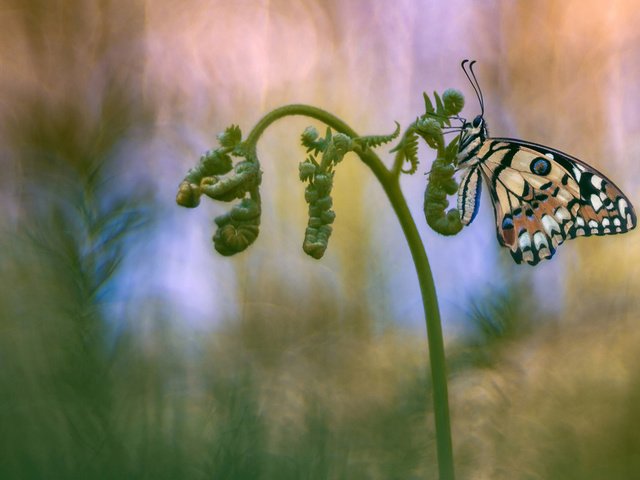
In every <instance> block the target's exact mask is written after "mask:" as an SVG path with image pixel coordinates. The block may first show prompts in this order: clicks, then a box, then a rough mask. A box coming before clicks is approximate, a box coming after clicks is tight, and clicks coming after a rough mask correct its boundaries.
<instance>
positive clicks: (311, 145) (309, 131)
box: [300, 127, 327, 155]
mask: <svg viewBox="0 0 640 480" xmlns="http://www.w3.org/2000/svg"><path fill="white" fill-rule="evenodd" d="M300 141H301V143H302V145H303V146H304V147H306V148H307V153H311V154H312V155H318V154H319V153H320V152H324V151H325V150H326V148H327V140H326V139H324V138H318V130H316V128H315V127H307V128H305V129H304V132H302V135H301V136H300Z"/></svg>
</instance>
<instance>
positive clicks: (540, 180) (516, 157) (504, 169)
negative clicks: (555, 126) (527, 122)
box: [458, 138, 637, 265]
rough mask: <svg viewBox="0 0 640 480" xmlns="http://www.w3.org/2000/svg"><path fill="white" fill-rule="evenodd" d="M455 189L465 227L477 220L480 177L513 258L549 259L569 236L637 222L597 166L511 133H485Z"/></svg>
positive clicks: (616, 230)
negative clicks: (507, 135)
mask: <svg viewBox="0 0 640 480" xmlns="http://www.w3.org/2000/svg"><path fill="white" fill-rule="evenodd" d="M475 157H476V158H477V162H473V164H472V165H471V166H470V167H469V170H468V171H467V173H466V175H465V177H464V178H463V180H462V183H461V185H460V189H459V193H458V209H459V210H460V214H461V219H462V222H463V223H464V224H469V223H471V221H472V220H473V218H474V217H475V213H476V211H477V205H478V199H479V196H480V186H479V184H480V181H479V176H480V174H482V176H483V177H484V179H485V181H486V182H487V186H488V189H489V192H490V194H491V199H492V203H493V207H494V212H495V219H496V229H497V236H498V241H499V242H500V244H501V245H503V246H505V247H507V248H509V250H510V252H511V255H512V257H513V259H514V260H515V261H516V263H523V262H526V263H528V264H530V265H536V264H537V263H539V262H540V261H541V260H544V259H548V258H551V257H552V256H553V254H554V253H555V251H556V248H557V246H558V245H560V244H561V243H562V242H564V240H565V239H571V238H575V237H578V236H590V235H610V234H616V233H624V232H627V231H629V230H631V229H632V228H634V227H635V226H636V223H637V219H636V214H635V212H634V210H633V207H632V206H631V202H629V200H628V198H627V197H626V196H625V195H624V194H623V193H622V191H620V189H619V188H618V187H617V186H616V185H615V184H614V183H613V182H611V181H610V180H609V179H608V178H607V177H605V176H604V175H602V174H601V173H600V172H598V171H597V170H596V169H594V168H593V167H591V166H589V165H587V164H586V163H584V162H581V161H580V160H578V159H576V158H574V157H571V156H569V155H567V154H565V153H562V152H560V151H558V150H554V149H552V148H548V147H545V146H542V145H537V144H534V143H529V142H524V141H521V140H516V139H510V138H488V139H486V140H485V141H484V142H483V144H482V147H481V148H480V150H479V151H478V152H477V154H476V155H475Z"/></svg>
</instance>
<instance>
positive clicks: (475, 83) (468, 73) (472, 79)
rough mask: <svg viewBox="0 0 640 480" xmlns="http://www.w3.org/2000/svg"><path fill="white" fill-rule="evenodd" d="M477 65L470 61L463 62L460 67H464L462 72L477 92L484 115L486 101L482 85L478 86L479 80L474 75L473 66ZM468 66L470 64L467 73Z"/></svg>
mask: <svg viewBox="0 0 640 480" xmlns="http://www.w3.org/2000/svg"><path fill="white" fill-rule="evenodd" d="M474 63H476V61H475V60H473V61H472V62H469V60H468V59H465V60H463V61H462V63H461V64H460V66H461V67H462V71H463V72H464V74H465V75H466V76H467V80H469V83H470V84H471V87H473V91H474V92H476V97H478V103H479V104H480V112H481V115H484V99H483V97H482V92H481V91H480V85H478V80H477V79H476V74H475V73H473V64H474ZM467 64H469V70H468V71H467Z"/></svg>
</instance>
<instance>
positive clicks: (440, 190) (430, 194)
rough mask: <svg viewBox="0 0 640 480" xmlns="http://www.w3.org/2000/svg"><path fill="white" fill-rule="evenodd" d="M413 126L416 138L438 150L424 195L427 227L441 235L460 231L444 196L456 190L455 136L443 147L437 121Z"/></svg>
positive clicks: (454, 210)
mask: <svg viewBox="0 0 640 480" xmlns="http://www.w3.org/2000/svg"><path fill="white" fill-rule="evenodd" d="M436 103H438V97H436ZM440 103H441V102H440ZM443 108H444V107H443ZM417 123H418V127H417V130H418V132H419V134H420V136H421V137H422V138H424V139H425V141H426V142H427V144H428V145H429V146H430V147H432V148H434V149H437V151H438V157H437V158H436V160H435V161H434V162H433V165H432V167H431V171H430V172H429V178H428V180H427V188H426V190H425V192H424V214H425V218H426V220H427V224H428V225H429V226H430V227H431V228H432V229H433V230H435V231H436V232H438V233H440V234H442V235H455V234H456V233H458V232H459V231H460V230H462V222H461V220H460V212H459V211H458V209H457V208H451V209H449V210H448V211H447V207H448V206H449V201H448V200H447V195H454V194H455V193H456V192H457V191H458V183H457V182H456V180H455V178H453V175H454V173H455V167H454V165H455V160H456V155H457V152H458V140H459V137H456V138H454V139H453V141H451V143H449V144H448V145H445V142H444V136H443V135H442V130H441V124H440V123H439V122H438V120H437V119H435V118H423V119H421V120H420V121H419V122H417Z"/></svg>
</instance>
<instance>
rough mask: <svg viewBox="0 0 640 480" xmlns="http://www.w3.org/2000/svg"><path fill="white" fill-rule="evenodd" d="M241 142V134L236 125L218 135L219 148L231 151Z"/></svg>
mask: <svg viewBox="0 0 640 480" xmlns="http://www.w3.org/2000/svg"><path fill="white" fill-rule="evenodd" d="M241 141H242V132H241V131H240V127H239V126H238V125H231V126H230V127H227V129H226V130H225V131H224V132H222V133H219V134H218V142H219V143H220V146H221V147H224V148H229V149H232V148H233V147H235V146H236V145H238V144H239V143H240V142H241Z"/></svg>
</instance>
